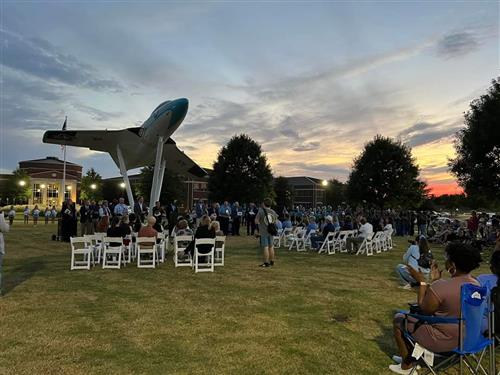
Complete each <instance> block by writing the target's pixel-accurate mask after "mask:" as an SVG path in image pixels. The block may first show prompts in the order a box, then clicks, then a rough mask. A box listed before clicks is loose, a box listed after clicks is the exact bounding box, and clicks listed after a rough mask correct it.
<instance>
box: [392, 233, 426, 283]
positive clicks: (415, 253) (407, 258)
mask: <svg viewBox="0 0 500 375" xmlns="http://www.w3.org/2000/svg"><path fill="white" fill-rule="evenodd" d="M417 241H418V244H417ZM430 252H431V251H430V249H429V243H428V242H427V239H426V238H425V237H424V236H418V237H417V238H416V240H415V242H413V243H412V244H411V245H410V247H408V250H406V253H405V255H403V264H398V265H397V267H396V273H397V275H398V276H399V280H400V281H401V288H402V289H411V287H412V284H415V283H416V280H415V279H414V278H413V277H412V276H411V273H410V270H409V269H408V268H409V267H411V268H413V269H414V270H415V271H417V272H422V273H423V274H424V276H425V277H426V278H428V276H429V273H430V272H431V269H430V264H429V267H423V266H421V265H420V264H419V259H420V258H421V257H422V258H423V257H428V258H430V257H431V256H430V254H429V253H430Z"/></svg>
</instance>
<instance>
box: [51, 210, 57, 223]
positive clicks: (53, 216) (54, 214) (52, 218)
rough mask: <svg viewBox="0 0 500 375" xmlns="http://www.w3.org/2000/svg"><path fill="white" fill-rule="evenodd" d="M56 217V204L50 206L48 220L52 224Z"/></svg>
mask: <svg viewBox="0 0 500 375" xmlns="http://www.w3.org/2000/svg"><path fill="white" fill-rule="evenodd" d="M56 217H57V210H56V206H52V209H51V210H50V222H51V223H52V224H53V223H54V221H55V220H56Z"/></svg>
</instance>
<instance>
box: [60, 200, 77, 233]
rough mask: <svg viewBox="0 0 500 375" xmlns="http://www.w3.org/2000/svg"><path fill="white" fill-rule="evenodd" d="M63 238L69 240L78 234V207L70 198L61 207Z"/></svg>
mask: <svg viewBox="0 0 500 375" xmlns="http://www.w3.org/2000/svg"><path fill="white" fill-rule="evenodd" d="M61 216H62V217H61V238H62V241H64V242H69V238H70V237H73V236H76V225H77V220H76V209H75V205H74V203H73V201H72V200H71V199H68V200H67V201H66V202H64V203H63V205H62V209H61Z"/></svg>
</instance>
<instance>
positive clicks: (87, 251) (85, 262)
mask: <svg viewBox="0 0 500 375" xmlns="http://www.w3.org/2000/svg"><path fill="white" fill-rule="evenodd" d="M69 241H70V244H71V268H70V269H71V270H90V262H91V261H93V259H94V250H93V248H92V244H91V242H90V241H89V240H88V239H87V238H84V237H70V239H69ZM78 256H82V258H83V259H81V260H79V259H77V257H78Z"/></svg>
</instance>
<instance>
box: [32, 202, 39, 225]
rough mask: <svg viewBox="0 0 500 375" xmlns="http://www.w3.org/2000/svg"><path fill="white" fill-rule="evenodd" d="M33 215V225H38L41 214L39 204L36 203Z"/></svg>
mask: <svg viewBox="0 0 500 375" xmlns="http://www.w3.org/2000/svg"><path fill="white" fill-rule="evenodd" d="M32 215H33V225H38V217H39V216H40V210H39V209H38V205H37V204H36V205H35V208H34V209H33V212H32Z"/></svg>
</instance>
